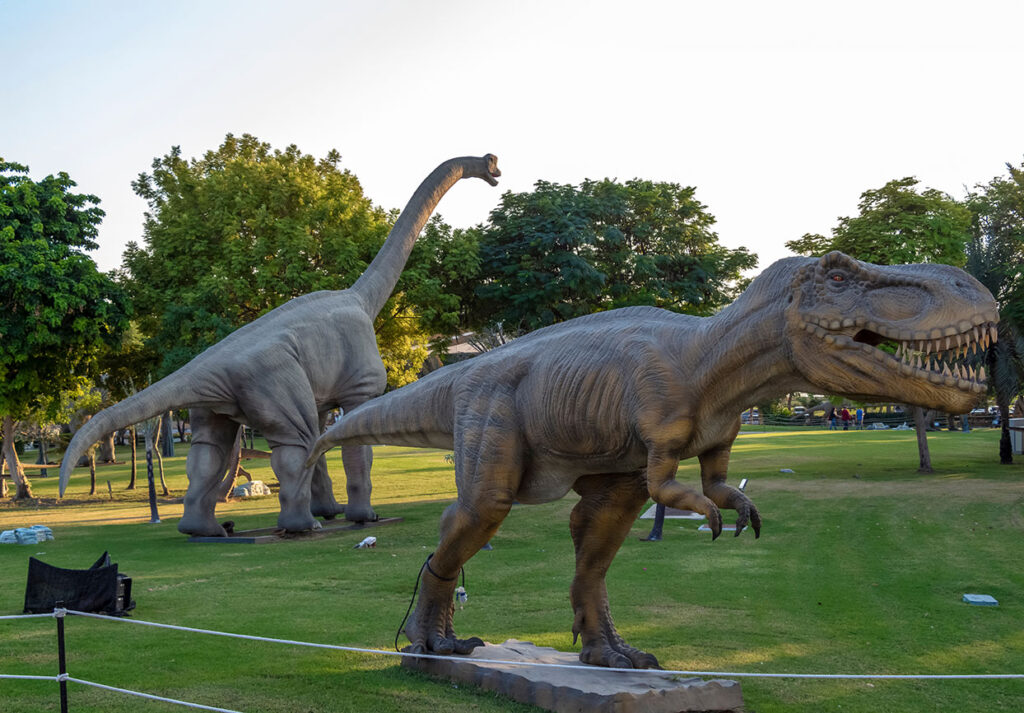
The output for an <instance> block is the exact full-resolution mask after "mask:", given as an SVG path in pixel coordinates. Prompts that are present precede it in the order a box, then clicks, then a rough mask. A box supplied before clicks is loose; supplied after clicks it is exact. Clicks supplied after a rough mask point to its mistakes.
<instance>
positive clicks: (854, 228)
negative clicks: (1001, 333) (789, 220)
mask: <svg viewBox="0 0 1024 713" xmlns="http://www.w3.org/2000/svg"><path fill="white" fill-rule="evenodd" d="M918 182H919V181H918V180H917V179H916V178H913V177H910V178H900V179H895V180H892V181H889V182H888V183H886V184H885V185H884V186H882V187H881V188H877V189H872V190H868V191H865V192H864V193H862V194H861V196H860V203H859V204H858V208H859V210H860V213H859V214H858V215H856V216H854V217H852V218H850V217H845V218H839V222H838V224H837V225H836V227H835V228H833V229H832V235H831V237H825V236H824V235H819V234H815V233H808V234H805V235H804V236H803V237H801V238H799V239H798V240H791V241H789V242H787V243H786V247H787V248H789V249H790V250H792V251H793V252H795V253H800V254H802V255H814V256H821V255H824V254H825V253H827V252H829V251H831V250H839V251H841V252H844V253H846V254H847V255H850V256H852V257H856V258H857V259H858V260H864V261H866V262H873V263H875V264H877V265H901V264H906V263H915V262H937V263H943V264H946V265H957V266H961V267H962V266H963V264H964V261H965V255H964V245H965V243H966V242H967V240H968V239H969V238H970V227H971V212H970V210H969V209H968V208H967V207H966V206H965V205H963V204H962V203H959V202H957V201H956V200H954V199H953V198H951V197H950V196H948V195H947V194H945V193H943V192H941V191H937V190H935V189H934V188H926V189H924V190H922V191H918V190H917V188H916V186H917V184H918Z"/></svg>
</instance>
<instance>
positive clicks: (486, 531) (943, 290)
mask: <svg viewBox="0 0 1024 713" xmlns="http://www.w3.org/2000/svg"><path fill="white" fill-rule="evenodd" d="M997 319H998V314H997V311H996V303H995V301H994V300H993V299H992V296H991V295H990V294H989V292H988V291H987V290H986V289H985V288H984V287H982V285H981V284H980V283H979V282H977V281H976V280H975V279H974V278H972V277H970V276H969V275H968V274H967V273H965V272H963V271H962V270H960V269H957V268H954V267H948V266H944V265H901V266H893V267H881V266H876V265H869V264H866V263H862V262H858V261H857V260H854V259H852V258H850V257H847V256H846V255H843V254H842V253H839V252H832V253H829V254H828V255H826V256H824V257H823V258H820V259H819V258H801V257H794V258H787V259H784V260H780V261H778V262H776V263H775V264H773V265H771V266H770V267H769V268H768V269H767V270H765V271H764V273H763V274H761V275H760V276H759V277H758V278H757V279H755V280H754V281H753V282H752V283H751V285H750V287H749V288H748V289H747V290H746V291H745V292H744V293H743V294H742V295H741V296H740V297H739V298H738V299H737V300H736V301H735V302H734V303H732V304H731V305H729V306H728V307H727V308H725V309H723V310H722V311H721V312H719V313H718V314H716V315H715V316H713V317H706V318H700V317H692V316H688V315H682V314H676V313H673V312H667V311H665V310H661V309H655V308H651V307H629V308H626V309H619V310H613V311H610V312H602V313H598V314H593V315H590V316H587V317H580V318H578V319H573V320H570V321H568V322H564V323H562V324H556V325H553V326H551V327H546V328H544V329H540V330H538V331H536V332H533V333H531V334H528V335H526V336H524V337H521V338H519V339H516V340H515V341H512V342H510V343H508V344H506V345H504V346H502V347H499V348H498V349H495V350H494V351H491V352H487V353H485V354H482V355H480V356H477V357H474V358H473V359H469V360H467V361H465V362H461V363H458V364H455V365H452V366H447V367H444V368H442V369H439V370H438V371H435V372H433V373H431V374H429V375H427V376H426V377H424V378H422V379H420V380H419V381H417V382H415V383H413V384H410V385H408V386H405V387H403V388H401V389H398V390H396V391H392V392H391V393H388V394H385V395H384V396H382V397H380V398H378V399H374V400H373V401H370V402H368V403H365V404H363V405H362V406H360V407H359V408H357V409H355V410H354V411H352V412H350V413H347V414H346V415H345V416H344V417H343V418H342V419H341V420H340V421H339V422H338V423H337V424H335V425H334V426H332V427H331V428H330V429H329V430H328V431H327V432H326V433H325V434H324V435H322V436H321V437H320V439H319V440H318V441H317V443H316V446H315V448H314V449H313V451H312V452H311V455H310V461H309V462H313V461H314V460H315V459H317V458H319V457H320V456H321V454H323V453H324V452H325V451H326V450H328V449H329V448H331V447H332V446H334V445H336V444H343V445H344V446H346V447H347V446H352V445H358V444H377V443H383V444H394V445H402V446H421V447H431V448H454V451H455V478H456V484H457V487H458V499H457V501H456V502H455V503H454V504H452V505H451V506H450V507H448V509H446V510H445V512H444V515H442V517H441V539H440V543H439V544H438V546H437V549H436V551H435V552H434V554H433V555H432V556H431V558H430V559H428V560H427V563H426V565H425V566H424V568H423V569H424V572H423V589H422V593H421V595H420V598H419V601H418V602H417V605H416V609H415V612H414V613H413V615H412V616H411V617H410V618H409V620H408V623H407V625H406V627H405V633H406V635H407V636H408V637H409V639H410V641H411V642H412V646H411V647H409V650H411V651H413V652H416V653H435V654H448V653H451V652H453V651H454V652H457V653H468V652H469V651H471V650H472V649H473V648H474V647H475V646H479V645H480V644H481V643H482V642H481V641H480V640H479V639H478V638H476V637H474V638H472V639H468V640H462V639H456V638H455V635H454V632H453V629H452V613H453V605H452V592H453V589H454V587H455V584H456V581H455V579H456V575H457V574H458V572H459V568H460V567H462V565H463V564H465V562H466V561H467V560H468V559H469V558H470V557H471V556H472V555H473V554H474V553H476V552H477V551H478V550H479V549H480V548H481V546H482V545H484V543H486V542H487V541H488V540H489V539H490V538H491V537H492V536H493V535H494V533H495V532H496V531H497V529H498V526H499V525H500V524H501V522H502V520H503V519H504V518H505V516H506V515H507V514H508V512H509V508H510V507H511V506H512V503H513V502H515V501H518V502H520V503H527V504H530V503H545V502H550V501H553V500H556V499H558V498H561V497H563V496H564V495H565V494H566V493H567V492H568V491H569V490H570V489H572V490H575V491H576V492H577V493H578V494H579V495H580V501H579V503H578V504H577V505H576V506H575V508H574V509H573V511H572V516H571V518H570V522H569V525H570V530H571V533H572V539H573V542H574V544H575V547H576V574H575V578H574V579H573V582H572V588H571V590H570V598H571V603H572V607H573V611H574V613H575V618H574V621H573V627H572V629H573V634H574V636H576V637H579V636H582V639H583V641H582V650H581V652H580V660H581V661H583V662H584V663H589V664H596V665H602V666H613V667H638V668H654V667H657V666H658V662H657V660H656V659H655V657H654V656H652V655H651V654H649V653H645V652H643V651H640V650H638V649H635V648H633V647H632V646H630V645H628V644H626V643H625V642H624V641H623V640H622V638H621V637H620V636H619V635H618V633H616V630H615V626H614V624H613V623H612V618H611V614H610V612H609V608H608V598H607V593H606V590H605V582H604V579H605V572H606V571H607V569H608V567H609V566H610V565H611V562H612V558H613V557H614V556H615V553H616V552H617V551H618V549H619V546H620V545H621V544H622V541H623V540H624V539H625V537H626V535H627V533H628V532H629V529H630V527H631V526H632V524H633V522H634V520H635V519H636V517H637V514H638V513H639V512H640V509H641V508H642V506H643V505H644V504H645V502H646V500H647V498H648V497H651V498H653V499H654V501H655V502H657V503H660V504H662V505H666V506H669V507H675V508H681V509H689V510H695V511H697V512H700V513H703V514H704V515H706V516H707V518H708V523H709V525H710V527H711V530H712V532H713V534H714V537H716V538H717V537H718V535H719V534H720V532H721V529H722V516H721V514H720V512H719V508H731V509H735V510H736V511H737V512H738V519H737V521H736V526H737V527H736V534H737V535H738V534H739V533H740V531H741V530H742V529H743V527H744V526H745V525H747V524H749V525H750V526H751V527H752V528H753V530H754V534H755V536H759V535H760V530H761V516H760V515H759V513H758V511H757V508H756V507H754V505H753V504H752V503H751V502H750V500H749V499H748V498H747V496H746V495H744V494H743V493H742V492H740V491H739V490H737V489H735V488H733V487H731V486H729V485H727V484H726V482H725V481H726V470H727V466H728V463H729V452H730V450H731V448H732V443H733V440H734V439H735V438H736V434H737V432H738V431H739V428H740V418H739V415H740V413H741V412H742V410H743V409H744V408H745V407H747V406H748V405H749V404H751V403H757V402H760V401H762V400H766V399H768V398H770V397H776V396H779V395H781V394H784V393H788V392H792V391H809V392H812V393H822V392H824V393H836V394H844V395H846V396H849V397H851V398H854V399H857V400H863V401H874V400H891V399H899V400H900V401H904V402H906V401H909V402H913V403H917V404H921V405H923V406H929V407H932V408H937V409H940V410H942V411H949V412H953V413H962V412H964V411H968V410H969V409H970V408H971V406H972V405H973V404H974V403H975V401H976V400H977V398H978V396H979V395H981V394H982V393H984V391H985V385H984V382H985V375H984V372H983V371H980V372H979V373H977V374H976V373H975V372H974V371H973V370H972V369H970V368H966V367H964V366H961V365H960V364H959V363H958V362H957V358H958V356H960V355H962V354H966V353H967V350H968V348H970V349H974V348H975V347H977V346H980V347H985V346H986V345H987V344H988V342H989V339H990V336H991V339H993V340H994V339H995V322H996V320H997ZM694 456H696V457H697V459H698V460H699V461H700V470H701V485H702V492H697V491H696V490H692V489H690V488H688V487H686V486H684V485H683V484H681V483H679V482H677V481H676V480H675V475H676V470H677V468H678V466H679V461H680V459H683V458H692V457H694Z"/></svg>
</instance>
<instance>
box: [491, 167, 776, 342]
mask: <svg viewBox="0 0 1024 713" xmlns="http://www.w3.org/2000/svg"><path fill="white" fill-rule="evenodd" d="M694 192H695V189H694V188H690V187H681V186H679V185H678V184H674V183H655V182H652V181H644V180H640V179H634V180H632V181H627V182H626V183H625V184H622V183H618V182H617V181H614V180H609V179H605V180H603V181H591V180H586V181H584V182H583V183H582V184H580V185H579V186H572V185H560V184H557V183H548V182H546V181H539V182H538V183H537V184H536V186H535V188H534V190H533V191H532V192H529V193H511V192H509V193H506V194H505V195H504V196H502V200H501V204H500V205H499V206H498V207H497V208H496V209H495V210H494V211H492V213H491V216H490V221H489V224H488V225H487V226H485V227H484V228H482V229H481V230H480V232H479V244H480V272H479V276H480V280H481V283H482V284H481V285H480V286H479V287H478V288H477V290H476V295H477V298H478V302H477V304H476V305H475V307H474V310H473V311H474V312H475V314H476V315H477V323H478V324H477V326H478V327H480V326H490V327H494V326H495V325H500V326H501V327H502V328H503V329H504V331H505V332H515V331H521V330H530V329H536V328H538V327H542V326H545V325H547V324H552V323H555V322H560V321H563V320H567V319H571V318H573V317H578V316H580V315H585V314H590V313H592V312H596V311H600V310H606V309H613V308H616V307H624V306H628V305H637V304H646V305H656V306H659V307H665V308H668V309H673V310H676V311H682V312H689V313H693V314H710V313H712V312H714V311H715V310H716V309H718V308H719V307H721V306H722V305H723V304H725V303H727V302H729V301H730V300H731V299H732V298H733V297H734V296H735V295H736V294H737V292H738V291H739V289H740V286H741V283H742V280H741V272H742V270H744V269H748V268H752V267H754V266H755V265H756V264H757V258H756V256H754V255H752V254H750V253H749V252H747V250H746V249H744V248H740V249H737V250H730V249H728V248H725V247H722V246H721V245H719V244H718V236H717V235H716V234H715V232H714V231H713V230H712V226H713V224H714V221H715V219H714V216H712V215H711V214H710V213H708V212H707V207H706V206H704V205H702V204H701V203H700V202H698V201H697V200H696V199H695V198H694Z"/></svg>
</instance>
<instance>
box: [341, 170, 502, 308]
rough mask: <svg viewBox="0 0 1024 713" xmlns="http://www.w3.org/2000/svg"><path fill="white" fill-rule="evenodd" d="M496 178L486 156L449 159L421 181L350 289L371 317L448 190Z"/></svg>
mask: <svg viewBox="0 0 1024 713" xmlns="http://www.w3.org/2000/svg"><path fill="white" fill-rule="evenodd" d="M500 175H501V171H499V170H498V158H497V157H496V156H494V155H493V154H487V155H486V156H481V157H476V156H463V157H461V158H453V159H449V160H447V161H445V162H444V163H442V164H441V165H440V166H438V167H437V168H435V169H434V170H433V171H432V172H431V174H430V175H429V176H427V177H426V178H425V179H424V180H423V183H421V184H420V186H419V188H417V189H416V192H415V193H413V194H412V198H410V199H409V203H408V204H406V206H405V210H403V211H402V214H401V215H400V216H398V220H397V221H396V222H395V227H393V228H392V229H391V233H390V234H389V235H388V239H387V240H385V241H384V245H383V246H381V249H380V252H378V253H377V255H376V257H374V258H373V262H371V263H370V265H369V267H367V268H366V272H364V273H363V274H362V275H360V277H359V279H358V280H356V282H355V284H354V285H352V287H351V290H352V291H354V292H356V293H357V294H358V295H359V296H360V298H361V299H362V301H363V304H364V305H365V306H366V313H367V314H368V315H370V317H371V318H374V317H376V316H377V315H378V314H379V313H380V311H381V309H383V307H384V303H385V302H387V301H388V298H389V297H390V296H391V293H392V292H393V291H394V289H395V285H397V284H398V278H399V277H400V276H401V274H402V270H403V269H404V268H405V263H406V261H407V260H408V259H409V254H410V253H411V252H412V246H413V244H414V243H415V242H416V238H418V237H419V234H420V231H422V230H423V226H424V225H426V224H427V219H428V218H430V214H431V213H433V212H434V208H436V207H437V204H438V202H440V200H441V198H442V197H443V196H444V194H445V193H447V192H448V189H449V188H451V187H452V186H453V185H455V184H456V183H457V182H458V181H459V180H460V179H463V178H482V179H483V180H485V181H487V182H488V183H490V184H491V185H492V186H496V185H498V182H497V181H496V180H495V178H496V177H498V176H500Z"/></svg>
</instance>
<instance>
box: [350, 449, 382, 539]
mask: <svg viewBox="0 0 1024 713" xmlns="http://www.w3.org/2000/svg"><path fill="white" fill-rule="evenodd" d="M341 463H342V465H344V466H345V491H346V493H347V495H348V502H346V503H345V519H346V520H351V521H352V522H372V521H373V520H376V519H377V513H375V512H374V511H373V507H371V505H370V492H371V491H372V490H373V483H371V482H370V467H371V466H372V465H373V447H372V446H342V448H341Z"/></svg>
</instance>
